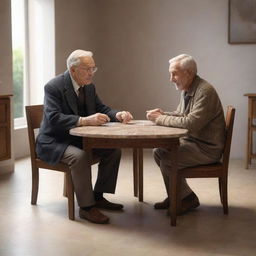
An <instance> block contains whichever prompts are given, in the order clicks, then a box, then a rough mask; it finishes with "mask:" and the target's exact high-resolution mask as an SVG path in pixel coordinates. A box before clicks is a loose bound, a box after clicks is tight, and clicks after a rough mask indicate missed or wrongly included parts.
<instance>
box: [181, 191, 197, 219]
mask: <svg viewBox="0 0 256 256" xmlns="http://www.w3.org/2000/svg"><path fill="white" fill-rule="evenodd" d="M199 205H200V203H199V199H198V197H197V195H196V194H195V193H194V192H192V193H190V194H189V195H188V196H186V197H185V198H183V199H182V201H181V212H180V215H182V214H184V213H186V212H188V211H190V210H193V209H195V208H197V207H198V206H199Z"/></svg>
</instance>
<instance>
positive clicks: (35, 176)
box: [31, 165, 39, 204]
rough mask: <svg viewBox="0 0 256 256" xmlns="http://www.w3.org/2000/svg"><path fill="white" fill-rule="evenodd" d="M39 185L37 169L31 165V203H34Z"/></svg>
mask: <svg viewBox="0 0 256 256" xmlns="http://www.w3.org/2000/svg"><path fill="white" fill-rule="evenodd" d="M38 186H39V169H38V168H37V167H35V166H33V165H32V192H31V204H36V202H37V195H38Z"/></svg>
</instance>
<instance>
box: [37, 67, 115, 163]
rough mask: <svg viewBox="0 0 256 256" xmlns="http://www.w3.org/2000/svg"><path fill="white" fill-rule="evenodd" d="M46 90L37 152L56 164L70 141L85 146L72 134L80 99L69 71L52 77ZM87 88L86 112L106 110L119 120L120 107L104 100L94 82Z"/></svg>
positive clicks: (92, 112) (78, 145) (48, 161)
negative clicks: (98, 94)
mask: <svg viewBox="0 0 256 256" xmlns="http://www.w3.org/2000/svg"><path fill="white" fill-rule="evenodd" d="M44 90H45V99H44V117H43V120H42V123H41V127H40V129H39V134H38V137H37V143H36V153H37V156H38V157H39V158H40V159H42V160H43V161H45V162H47V163H48V164H52V165H54V164H56V163H58V162H59V161H60V159H61V158H62V156H63V153H64V151H65V150H66V148H67V147H68V145H74V146H77V147H80V148H82V139H81V138H80V137H76V136H72V135H70V134H69V130H70V129H71V128H74V127H75V126H76V124H77V122H78V119H79V116H78V103H77V100H78V99H77V95H76V93H75V91H74V88H73V84H72V81H71V78H70V75H69V72H68V71H66V72H64V73H63V74H60V75H58V76H57V77H55V78H54V79H52V80H51V81H49V82H48V83H47V84H46V85H45V88H44ZM84 90H85V95H86V96H85V97H86V104H85V109H86V113H87V116H89V115H92V114H95V113H103V114H106V115H108V116H109V117H110V120H111V121H112V122H115V121H118V120H117V119H116V118H115V115H116V113H117V111H116V110H112V109H111V108H109V107H108V106H106V105H104V104H103V103H102V102H101V100H100V99H99V97H98V96H97V94H96V91H95V86H94V84H90V85H86V86H84Z"/></svg>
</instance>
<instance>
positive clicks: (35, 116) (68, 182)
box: [26, 105, 99, 220]
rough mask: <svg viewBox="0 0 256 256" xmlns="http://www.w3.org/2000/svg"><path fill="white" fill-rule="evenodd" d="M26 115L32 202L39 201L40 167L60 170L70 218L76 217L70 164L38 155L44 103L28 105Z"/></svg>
mask: <svg viewBox="0 0 256 256" xmlns="http://www.w3.org/2000/svg"><path fill="white" fill-rule="evenodd" d="M26 116H27V125H28V138H29V146H30V154H31V166H32V193H31V204H33V205H34V204H36V203H37V195H38V186H39V168H43V169H49V170H53V171H59V172H63V173H64V187H63V195H64V196H66V197H67V198H68V214H69V219H70V220H74V219H75V210H74V187H73V181H72V176H71V171H70V169H69V166H68V165H67V164H64V163H59V164H56V165H54V166H53V165H49V164H47V163H46V162H44V161H42V160H41V159H39V158H38V157H37V155H36V143H35V141H36V140H35V138H36V136H35V130H36V129H38V128H39V127H40V124H41V121H42V118H43V105H33V106H26ZM98 161H99V159H96V158H95V159H92V164H95V163H97V162H98Z"/></svg>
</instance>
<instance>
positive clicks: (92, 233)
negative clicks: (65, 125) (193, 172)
mask: <svg viewBox="0 0 256 256" xmlns="http://www.w3.org/2000/svg"><path fill="white" fill-rule="evenodd" d="M131 155H132V154H131V151H126V152H125V153H124V155H123V158H122V162H121V167H120V173H119V177H118V184H117V190H116V194H115V195H109V196H107V198H108V199H110V200H112V201H114V202H120V203H123V204H124V206H125V208H124V211H123V212H119V213H115V212H107V211H104V213H105V214H106V215H108V216H109V217H110V219H111V221H110V224H108V225H97V224H92V223H88V222H87V221H85V220H81V219H79V217H78V208H77V207H76V221H70V220H69V219H68V217H67V200H66V199H65V198H64V197H63V196H62V182H63V176H62V174H60V173H55V172H52V171H44V170H42V171H41V172H40V173H41V177H40V179H41V183H40V188H39V197H38V205H37V206H32V205H31V204H30V189H31V169H30V160H29V158H25V159H21V160H18V161H16V165H15V172H14V173H13V174H11V175H5V176H1V177H0V209H1V211H0V255H1V256H35V255H36V256H41V255H42V256H45V255H47V256H51V255H56V256H58V255H61V256H66V255H67V256H71V255H72V256H89V255H94V256H108V255H111V256H115V255H116V256H126V255H127V256H131V255H133V256H136V255H141V256H142V255H147V256H151V255H156V256H164V255H166V256H167V255H168V256H172V255H175V256H185V255H186V256H191V255H196V256H201V255H202V256H206V255H207V256H210V255H228V256H231V255H235V256H241V255H243V256H253V255H255V253H256V167H254V168H251V169H249V170H246V169H244V161H243V160H231V163H230V176H229V205H230V214H229V216H225V215H223V212H222V207H221V205H220V202H219V194H218V189H217V188H218V187H217V186H218V184H217V180H215V179H193V180H189V183H190V184H191V187H192V188H193V189H194V191H195V192H196V193H197V195H198V197H199V199H200V202H201V206H200V207H199V208H198V209H197V210H194V211H192V212H190V213H188V214H186V215H184V216H181V217H179V218H178V223H177V224H178V226H177V227H170V226H169V218H168V217H167V216H166V211H163V210H158V211H156V210H154V209H153V204H154V203H155V202H156V201H159V200H162V199H163V198H164V197H165V196H166V194H165V191H164V186H163V181H162V177H161V174H160V171H159V169H158V167H157V166H156V164H155V163H154V161H153V159H152V156H151V152H150V151H147V152H146V153H145V157H144V165H145V166H144V169H145V170H144V177H145V179H144V189H145V191H144V201H145V202H144V203H139V202H138V201H137V199H136V198H134V197H133V186H132V182H133V180H132V158H131ZM93 169H94V170H93V173H94V177H95V174H96V166H94V167H93Z"/></svg>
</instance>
